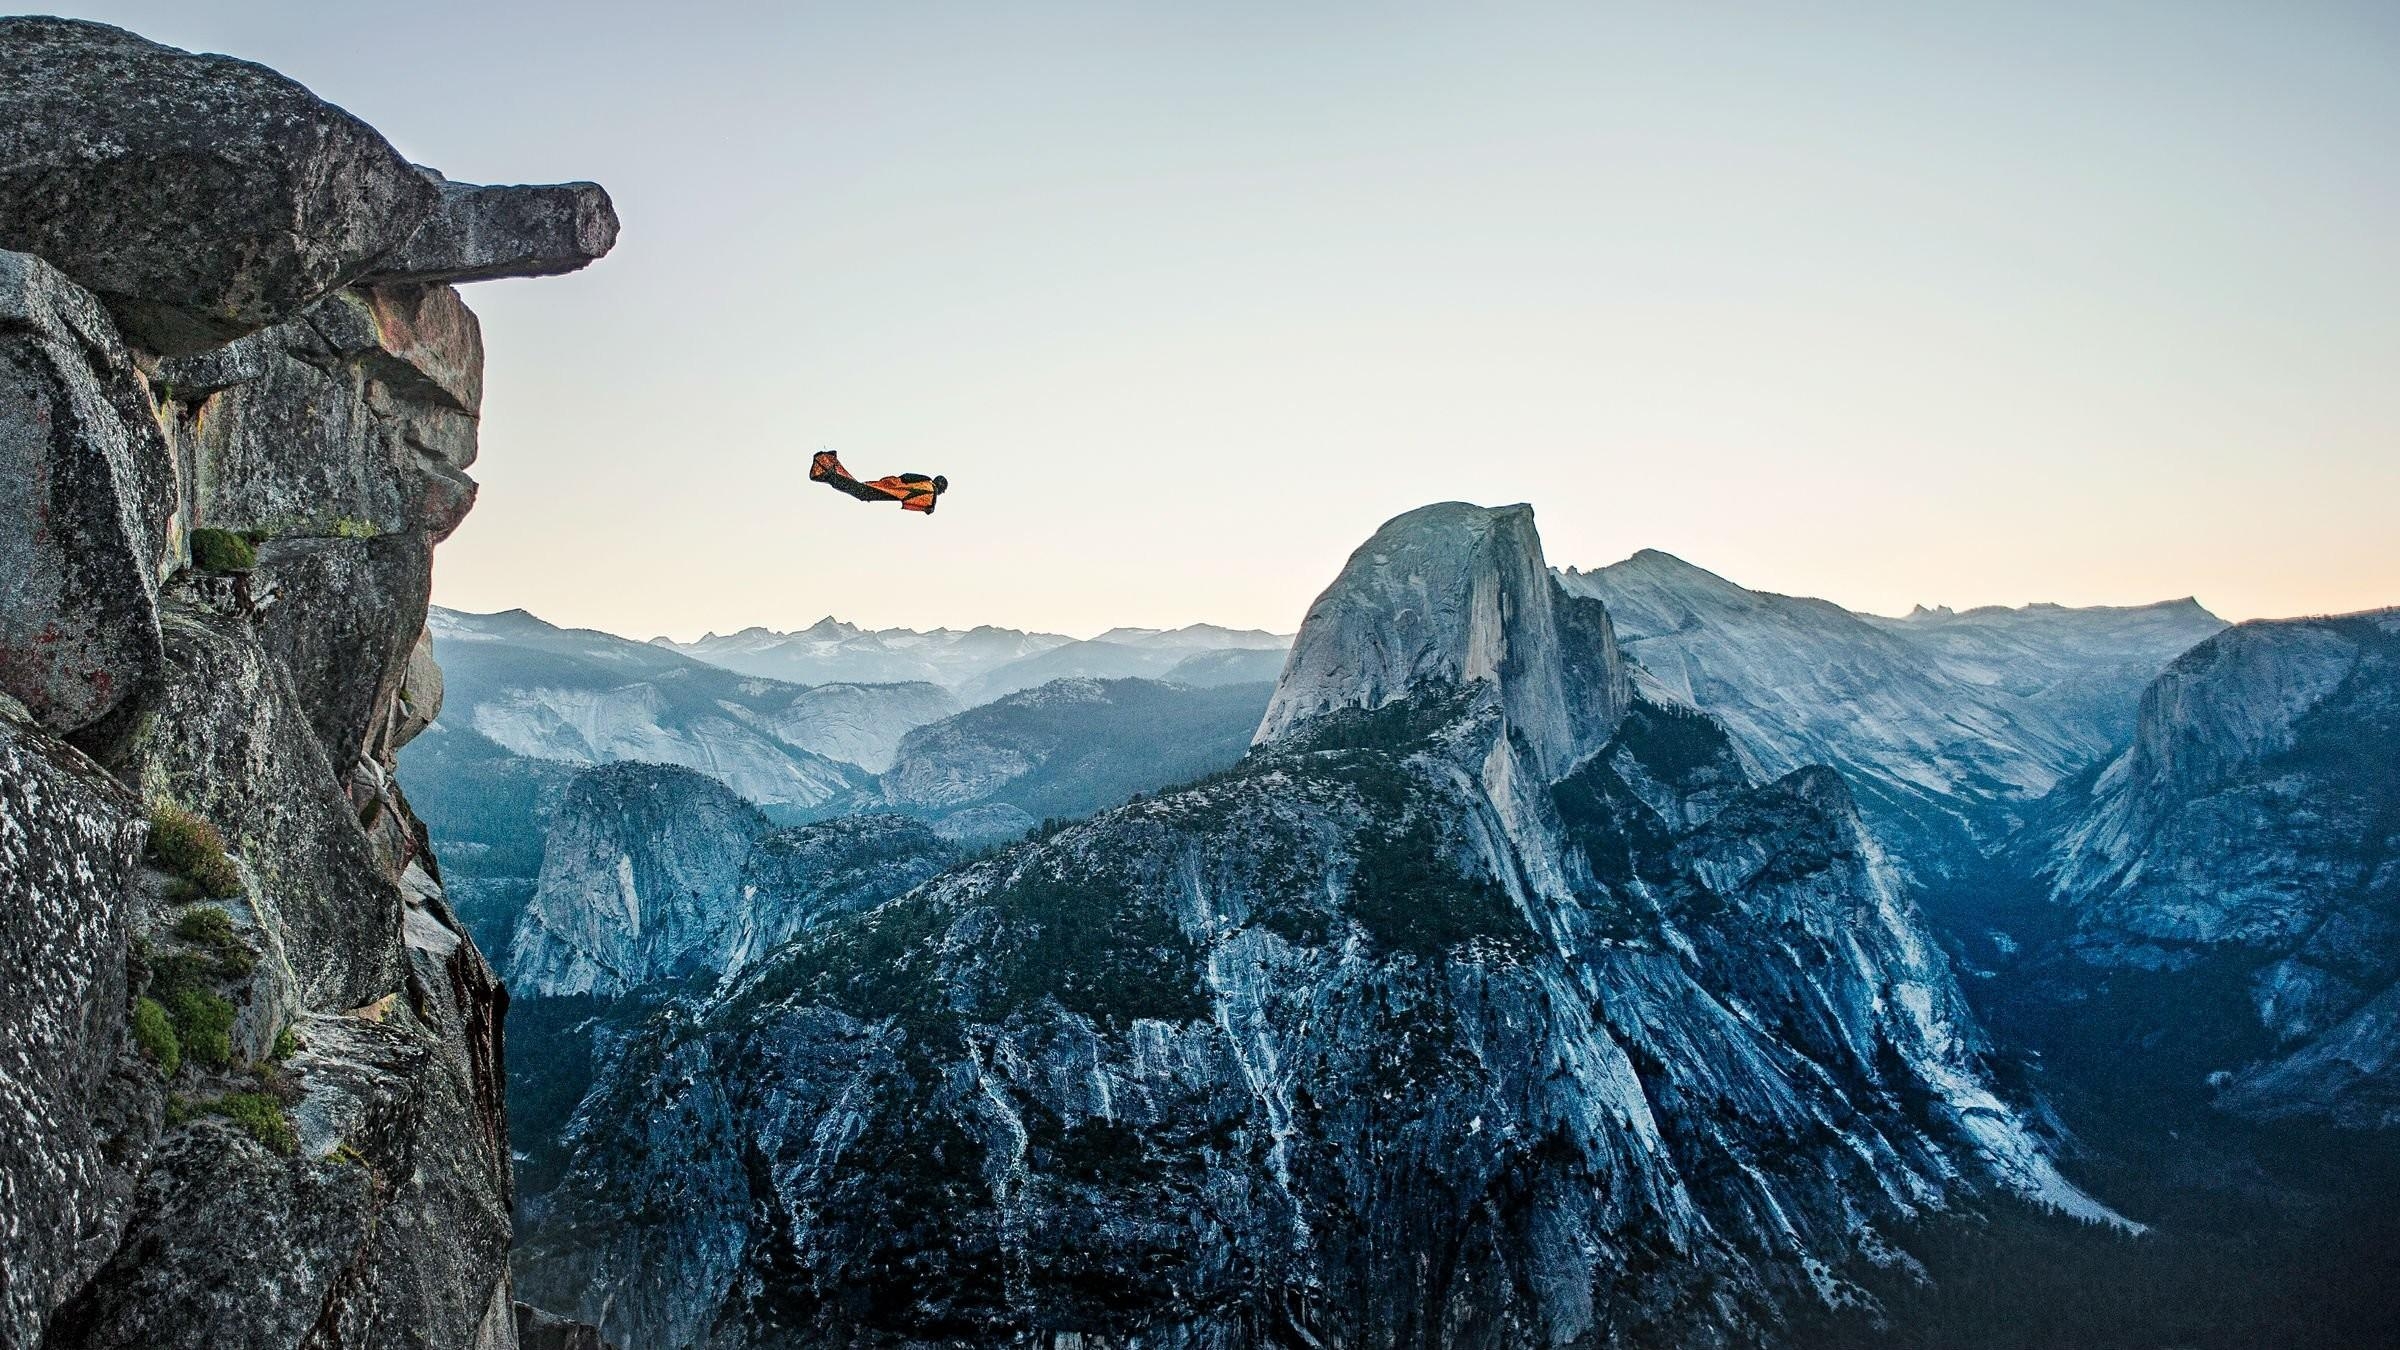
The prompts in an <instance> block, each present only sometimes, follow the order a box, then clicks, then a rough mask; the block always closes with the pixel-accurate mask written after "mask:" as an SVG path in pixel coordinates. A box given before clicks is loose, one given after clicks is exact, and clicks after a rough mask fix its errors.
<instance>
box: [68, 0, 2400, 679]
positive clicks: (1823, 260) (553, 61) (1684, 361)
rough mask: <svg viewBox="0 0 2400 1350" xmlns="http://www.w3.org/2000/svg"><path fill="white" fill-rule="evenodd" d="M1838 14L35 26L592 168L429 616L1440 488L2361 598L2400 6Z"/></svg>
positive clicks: (1924, 594) (1592, 550)
mask: <svg viewBox="0 0 2400 1350" xmlns="http://www.w3.org/2000/svg"><path fill="white" fill-rule="evenodd" d="M1835 8H1836V7H1820V6H1800V5H1790V6H1782V5H1775V6H1750V5H1732V6H1688V5H1668V4H1659V5H1640V6H1619V5H1604V4H1574V5H1555V6H1554V5H1455V4H1454V5H1438V6H1420V5H1383V4H1377V5H1365V4H1359V5H1350V4H1303V5H1283V4H1276V5H1267V4H1258V5H1244V4H1184V5H1168V4H1123V3H1115V4H1090V5H1057V4H1024V5H1013V4H1012V5H917V4H868V3H859V4H847V5H839V6H825V5H807V4H802V5H783V4H766V3H758V4H738V5H735V4H727V5H707V4H684V5H657V4H645V5H616V4H608V3H594V4H578V5H575V6H571V7H570V6H563V5H562V6H530V5H495V4H488V3H487V4H476V5H468V4H462V3H451V0H428V2H426V3H419V4H415V5H411V6H408V7H405V8H403V9H393V8H390V7H383V6H343V5H326V4H323V3H321V2H318V3H306V4H302V3H288V4H286V3H272V4H271V3H221V4H210V3H189V2H179V3H164V2H163V0H161V2H147V0H146V2H144V3H122V4H115V3H111V4H93V5H79V6H71V7H70V8H69V9H68V10H66V11H65V12H69V13H76V14H80V15H83V16H86V17H92V18H99V19H104V20H107V21H110V22H114V23H120V24H124V25H125V26H127V27H130V28H133V29H135V30H136V31H139V32H141V33H143V34H145V35H147V36H150V37H153V38H156V39H158V40H161V41H166V42H171V43H174V44H176V45H179V46H186V47H192V48H199V49H208V50H219V51H226V52H231V53H234V54H237V55H240V56H245V57H250V58H253V59H256V60H259V61H262V62H265V63H266V64H268V65H271V66H274V67H276V68H277V69H280V70H282V71H284V72H285V73H286V74H289V75H291V76H293V77H295V78H297V79H299V80H301V81H302V82H304V83H306V84H308V85H309V86H310V87H311V88H313V89H314V90H316V91H317V92H318V93H319V94H321V95H324V96H325V97H327V98H330V99H332V100H334V101H336V102H338V103H341V104H343V105H344V106H346V107H348V108H349V109H350V110H351V111H353V112H355V113H357V114H359V115H360V116H362V117H364V118H365V119H367V120H368V121H369V122H371V123H373V124H374V125H375V126H377V127H378V128H380V129H381V130H383V131H384V132H385V133H386V134H387V135H389V136H391V137H392V138H393V140H394V142H395V143H396V144H398V145H399V147H400V148H401V149H402V150H403V151H404V152H406V153H407V154H409V155H410V156H412V157H413V158H416V159H418V160H421V161H423V162H425V163H428V164H432V165H435V166H437V167H439V168H440V169H442V170H443V171H444V172H446V173H448V174H449V175H450V176H452V177H454V178H461V179H470V180H479V181H493V182H514V181H546V180H555V179H567V178H592V179H597V180H599V181H600V182H602V183H604V184H606V185H607V186H608V187H609V189H610V190H611V191H612V193H613V194H614V196H615V199H616V203H617V207H618V210H619V212H620V214H621V215H622V216H623V218H624V222H625V232H624V237H623V242H622V243H621V244H620V246H619V248H618V250H617V252H616V254H615V255H614V256H613V257H611V258H609V259H608V260H606V261H604V262H602V263H601V264H599V265H597V266H595V267H593V268H592V269H591V270H589V271H587V272H584V273H581V274H579V275H576V276H572V277H566V278H557V279H551V280H544V281H537V282H501V283H493V284H488V285H482V286H477V287H472V288H469V290H468V300H469V302H470V303H471V304H472V305H473V306H474V307H475V308H476V309H477V311H478V312H479V313H480V314H481V315H482V317H483V323H484V332H485V337H486V341H487V343H488V345H489V348H490V364H489V388H490V393H489V397H488V400H487V410H486V416H485V425H484V435H483V459H482V462H481V463H480V464H479V465H478V466H477V468H476V470H475V473H476V476H477V477H478V478H479V479H481V481H482V483H483V495H482V499H481V502H480V504H479V505H478V507H477V508H476V511H475V514H474V516H473V517H472V518H471V519H470V520H469V521H468V522H467V524H466V525H465V526H464V527H463V528H462V529H461V530H460V531H459V533H458V534H457V536H456V537H454V538H453V539H452V540H451V541H450V542H449V543H448V544H446V545H445V546H444V548H443V550H442V553H441V555H440V561H439V564H438V567H437V596H436V598H437V599H438V600H439V601H441V602H442V603H445V604H449V605H453V606H457V607H461V608H467V609H476V610H489V609H502V608H509V607H514V606H523V607H525V608H528V609H531V610H533V611H534V612H535V613H537V614H540V615H542V616H543V617H545V618H548V619H551V620H553V621H556V622H561V623H570V624H576V625H584V626H592V627H601V628H607V629H610V630H613V631H617V632H622V633H627V634H631V635H634V636H642V637H646V636H649V635H651V634H653V633H661V632H663V633H669V634H673V635H676V636H679V637H689V636H694V635H697V634H698V633H700V632H701V631H702V630H704V629H716V630H719V631H724V630H730V629H734V628H740V627H743V626H747V625H750V624H766V625H769V626H774V627H796V626H800V625H804V624H806V623H808V622H810V621H812V620H814V619H816V618H818V617H819V616H821V615H823V614H826V613H833V614H837V615H840V616H842V617H844V618H847V619H851V620H853V621H857V622H861V623H866V624H871V625H878V626H880V625H887V624H906V625H910V626H917V627H927V626H933V625H937V624H947V625H953V626H962V625H969V624H975V623H986V622H988V623H1001V624H1010V625H1016V626H1023V627H1035V628H1044V629H1051V630H1056V631H1063V632H1071V633H1089V632H1092V631H1096V630H1098V629H1100V628H1104V627H1107V626H1109V625H1111V624H1119V623H1135V624H1151V625H1167V624H1180V623H1186V622H1191V621H1195V620H1210V621H1214V622H1220V623H1228V624H1238V625H1256V626H1262V627H1270V628H1275V629H1279V630H1285V631H1288V630H1289V629H1291V628H1292V627H1293V626H1294V625H1295V624H1296V623H1297V622H1298V620H1299V617H1300V615H1301V613H1302V611H1303V610H1304V609H1305V608H1306V606H1307V603H1308V601H1309V599H1310V597H1311V596H1313V595H1314V594H1315V592H1316V591H1317V590H1318V589H1319V588H1321V587H1322V586H1323V585H1324V583H1325V582H1326V581H1328V580H1330V579H1331V577H1332V576H1333V573H1334V571H1335V570H1336V569H1337V568H1338V566H1339V565H1340V562H1341V559H1342V558H1343V557H1344V556H1345V555H1346V554H1347V553H1348V552H1349V550H1350V549H1351V548H1352V547H1354V546H1355V545H1356V544H1357V543H1358V542H1359V541H1360V540H1362V539H1364V538H1365V537H1366V535H1367V534H1368V533H1369V532H1371V531H1372V530H1373V529H1374V527H1375V526H1376V525H1377V524H1378V523H1379V522H1381V521H1382V520H1384V519H1385V518H1387V517H1389V516H1391V515H1393V514H1396V513H1397V512H1399V511H1402V510H1405V509H1408V508H1410V507H1413V506H1417V505H1420V504H1422V503H1425V502H1428V501H1436V500H1443V499H1449V498H1463V499H1468V500H1474V501H1482V502H1491V503H1497V502H1506V501H1517V500H1525V501H1531V502H1533V503H1534V505H1535V507H1536V510H1537V512H1538V515H1539V519H1540V522H1541V526H1542V531H1543V536H1544V539H1545V541H1546V543H1547V546H1548V549H1549V554H1550V559H1551V561H1552V562H1553V563H1557V564H1560V565H1565V564H1569V563H1573V564H1578V565H1582V566H1585V567H1591V566H1597V565H1600V564H1604V563H1607V562H1611V561H1614V560H1615V559H1618V558H1621V557H1623V556H1625V555H1626V554H1628V553H1631V552H1632V551H1634V550H1635V549H1638V548H1643V547H1655V548H1662V549H1666V550H1668V551H1670V552H1673V553H1677V554H1680V555H1682V556H1684V557H1686V558H1688V559H1690V560H1692V561H1694V562H1697V563H1699V564H1701V565H1703V566H1706V567H1708V568H1711V569H1712V570H1715V571H1718V572H1721V573H1724V574H1725V575H1727V576H1730V577H1732V578H1733V579H1735V580H1737V581H1740V582H1742V583H1744V584H1747V585H1750V586H1754V587H1759V588H1762V589H1769V590H1777V591H1784V592H1790V593H1797V594H1812V595H1822V596H1825V597H1828V598H1830V599H1833V600H1837V601H1839V602H1841V603H1843V604H1845V605H1849V606H1852V607H1854V608H1860V609H1867V610H1873V611H1879V612H1898V611H1901V610H1905V609H1906V608H1907V607H1908V606H1909V605H1910V604H1912V603H1916V602H1924V603H1928V604H1932V603H1948V604H1952V605H1957V606H1961V607H1964V606H1967V605H1973V604H1988V603H2009V604H2015V603H2022V602H2025V601H2029V600H2055V601H2061V602H2065V603H2071V604H2089V603H2112V604H2116V603H2134V602H2141V601H2148V600H2156V599H2165V598H2171V597H2176V596H2182V595H2186V594H2195V595H2197V596H2198V597H2199V598H2200V600H2201V601H2202V602H2203V603H2205V604H2207V605H2208V606H2209V607H2210V608H2212V609H2214V610H2216V611H2217V612H2218V613H2220V614H2223V615H2226V616H2227V617H2231V618H2248V617H2255V616H2263V615H2286V614H2294V613H2303V612H2323V611H2337V610H2349V609H2358V608H2364V607H2368V606H2375V605H2390V604H2400V523H2396V517H2400V511H2396V509H2395V508H2396V506H2400V244H2396V243H2395V240H2400V7H2395V6H2392V5H2390V4H2355V5H2346V4H2284V5H2258V4H2214V3H2159V4H2139V5H2127V4H2106V3H2101V4H2092V3H2072V4H2063V3H2062V4H2052V3H2022V4H2009V5H1990V6H1983V7H1979V9H1980V13H1978V14H1969V13H1968V12H1966V11H1967V8H1968V7H1963V6H1955V5H1942V6H1923V5H1908V4H1892V5H1888V6H1884V5H1849V6H1842V7H1838V8H1839V14H1840V16H1841V17H1839V18H1838V19H1836V18H1834V17H1833V16H1834V14H1835ZM828 446H829V447H832V448H834V449H837V450H839V451H840V452H841V453H842V455H843V456H844V458H845V459H846V460H847V461H848V462H849V463H850V465H851V466H852V467H853V468H854V469H857V470H859V471H861V472H862V473H865V474H870V475H871V474H878V473H883V472H889V471H893V470H902V469H914V470H922V471H925V472H939V473H944V474H947V475H948V476H949V477H950V479H951V480H952V482H953V485H954V488H953V492H952V494H951V496H950V497H948V498H947V499H945V501H944V504H943V507H942V510H941V512H940V513H939V514H938V515H936V516H935V517H933V518H932V519H930V520H928V519H920V518H915V517H908V518H903V517H902V516H901V515H900V513H899V512H897V511H894V510H887V509H879V508H869V507H866V506H862V505H859V504H856V503H853V502H850V501H848V500H846V499H844V498H841V497H838V496H836V495H834V494H832V493H830V492H827V491H825V490H824V489H822V488H817V487H813V486H811V485H810V484H809V483H808V482H807V481H806V478H805V469H806V465H807V460H808V455H809V452H811V451H813V450H815V449H818V448H819V447H828Z"/></svg>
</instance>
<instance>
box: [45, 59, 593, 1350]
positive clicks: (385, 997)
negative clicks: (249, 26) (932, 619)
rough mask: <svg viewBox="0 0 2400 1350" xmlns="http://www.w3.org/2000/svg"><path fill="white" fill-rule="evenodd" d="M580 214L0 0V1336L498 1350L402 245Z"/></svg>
mask: <svg viewBox="0 0 2400 1350" xmlns="http://www.w3.org/2000/svg"><path fill="white" fill-rule="evenodd" d="M615 230H616V222H615V218H614V216H613V214H612V213H611V212H610V210H609V207H608V203H607V199H606V197H605V195H604V194H602V193H601V192H600V190H599V189H598V188H596V187H592V186H591V185H589V184H577V185H566V186H562V187H556V188H483V187H476V186H472V185H466V184H455V183H448V182H446V181H443V180H441V179H440V178H439V177H438V175H433V174H430V173H429V172H428V171H423V170H420V169H418V168H416V167H414V166H412V165H410V164H408V163H407V162H406V161H405V160H403V159H401V158H400V157H399V156H398V155H397V154H396V153H395V152H393V151H392V149H391V147H390V146H389V145H387V144H386V143H385V142H384V141H383V139H382V138H381V137H380V136H378V135H377V134H376V133H375V132H374V131H373V130H372V129H371V128H368V127H366V126H365V125H364V124H362V123H360V122H358V121H357V120H356V119H354V118H351V117H349V116H348V115H347V114H345V113H343V112H342V111H341V110H340V109H338V108H334V107H332V106H330V105H328V104H325V103H323V102H321V101H319V100H318V99H316V98H315V97H314V96H312V95H311V94H309V93H308V91H307V90H305V89H302V88H301V87H300V86H298V85H296V84H294V83H292V82H291V81H289V80H286V79H284V78H282V77H281V76H278V75H276V74H274V73H273V72H271V71H267V70H265V69H263V68H261V67H258V66H254V65H250V64H248V63H244V62H239V61H234V60H231V59H228V58H225V57H217V56H195V55H192V54H189V53H184V52H180V51H176V50H174V49H172V48H167V47H162V46H158V45H156V44H153V43H149V42H145V41H143V40H142V39H140V38H137V37H134V36H132V35H131V34H127V33H123V32H121V31H118V30H115V29H111V28H107V27H103V26H101V25H97V24H89V23H78V22H70V21H65V20H56V19H4V20H0V695H4V697H0V864H4V865H0V963H5V968H6V976H7V978H5V979H4V980H0V1043H4V1044H5V1053H0V1232H4V1233H6V1234H7V1235H8V1236H7V1239H6V1242H5V1244H0V1344H4V1345H12V1346H14V1345H23V1346H32V1345H37V1344H38V1345H42V1346H45V1347H55V1348H57V1350H68V1348H70V1347H84V1346H93V1347H98V1346H151V1347H173V1346H192V1347H200V1346H210V1347H224V1346H242V1347H249V1346H256V1347H268V1346H297V1345H303V1344H306V1345H328V1346H330V1345H345V1346H384V1345H390V1346H401V1345H425V1344H433V1345H445V1346H482V1347H497V1346H508V1345H513V1344H514V1343H515V1341H516V1332H515V1325H516V1319H515V1317H514V1315H513V1313H512V1310H511V1307H510V1289H509V1282H508V1278H507V1270H506V1260H505V1256H506V1251H507V1247H508V1243H509V1236H510V1214H509V1206H510V1178H509V1162H508V1154H507V1151H506V1145H505V1114H504V1108H503V1105H502V1082H501V1070H502V1042H501V1030H500V1027H501V1017H502V1013H503V1010H504V1007H505V1002H506V998H505V995H504V994H503V993H502V991H501V989H500V987H499V985H498V983H497V982H496V981H495V980H494V978H493V976H492V972H491V970H490V968H489V967H488V966H487V965H486V964H485V963H484V960H483V958H482V956H481V955H480V954H479V953H478V952H477V951H476V950H475V947H474V945H473V944H472V943H471V942H469V941H467V940H466V938H465V937H464V935H463V933H462V931H461V929H460V926H459V925H458V923H457V921H456V919H455V918H454V916H453V914H452V912H451V910H450V907H449V905H448V904H447V902H446V900H445V897H444V894H443V890H442V885H441V879H440V870H439V867H438V865H437V863H436V861H435V860H434V859H433V858H432V857H431V856H430V855H429V854H428V853H427V852H426V850H425V848H424V847H423V835H422V831H421V830H420V828H419V827H418V825H417V823H416V821H415V819H414V817H413V816H412V815H411V813H410V811H409V808H408V803H407V802H406V800H405V799H404V798H403V797H402V795H401V794H400V792H399V790H398V788H397V786H396V785H395V784H394V783H393V781H392V778H391V768H392V764H393V759H394V756H395V754H396V753H397V751H398V749H399V747H400V746H401V745H402V744H404V743H405V742H406V741H407V740H408V739H409V738H410V737H412V736H414V735H415V734H417V733H418V732H419V731H421V730H422V729H423V727H424V726H425V724H426V722H427V721H428V720H430V719H431V717H432V716H433V714H434V711H435V709H436V707H437V706H438V703H439V699H440V692H439V689H440V685H439V679H438V672H436V671H435V670H434V669H433V668H432V666H431V663H430V661H429V660H428V659H426V657H425V655H424V637H423V630H424V623H425V613H426V597H427V594H428V578H429V569H430V565H431V558H432V549H433V546H434V545H435V544H436V543H437V542H438V541H440V540H441V539H442V538H443V537H445V536H446V535H447V534H448V533H449V532H450V531H451V529H452V528H454V527H455V526H456V524H457V523H458V520H459V518H460V517H461V516H462V515H463V514H464V513H465V511H466V510H467V508H468V506H469V505H470V503H471V502H472V500H473V496H474V484H473V482H472V480H471V479H469V478H468V477H467V476H466V470H467V468H468V466H469V465H470V464H471V463H472V462H473V460H474V455H475V433H476V414H477V410H478V406H479V402H480V398H481V371H482V347H481V342H480V337H479V335H478V332H477V328H476V324H475V320H474V316H473V314H472V313H470V312H469V311H468V310H467V309H466V307H465V306H464V304H462V303H461V302H460V300H459V297H458V295H457V293H456V291H454V290H452V289H451V288H450V287H449V286H448V285H447V284H445V283H446V282H448V281H451V280H467V279H476V278H481V277H487V276H521V275H536V274H542V273H545V272H554V271H563V270H568V269H570V268H573V267H578V266H581V265H583V264H585V263H588V262H590V261H591V260H592V259H594V258H596V257H598V256H599V255H600V254H601V253H604V252H606V250H607V248H608V246H609V244H610V243H611V242H612V241H613V239H614V236H615Z"/></svg>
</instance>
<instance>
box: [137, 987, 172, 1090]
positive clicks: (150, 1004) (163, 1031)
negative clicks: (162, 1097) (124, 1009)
mask: <svg viewBox="0 0 2400 1350" xmlns="http://www.w3.org/2000/svg"><path fill="white" fill-rule="evenodd" d="M133 1043H134V1044H135V1045H138V1046H140V1047H141V1049H142V1053H143V1054H145V1055H148V1056H149V1057H150V1059H151V1062H152V1063H154V1064H156V1065H158V1076H159V1077H161V1078H173V1077H174V1076H175V1071H176V1070H177V1069H180V1068H182V1067H183V1043H182V1042H181V1041H178V1040H177V1039H176V1038H175V1023H174V1021H173V1019H171V1018H170V1017H168V1015H167V1009H166V1005H165V1004H162V1003H160V1002H159V1001H158V1000H157V999H154V998H137V999H135V1000H134V1001H133Z"/></svg>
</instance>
